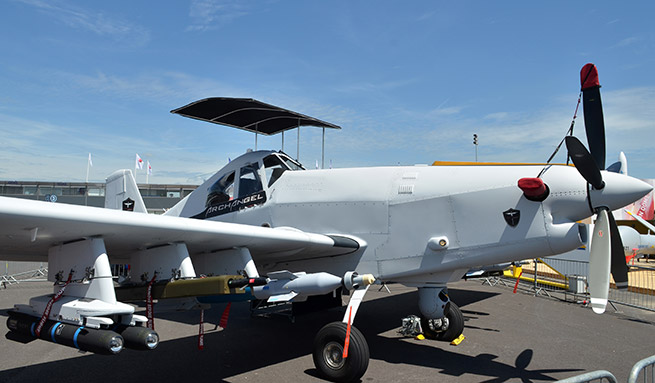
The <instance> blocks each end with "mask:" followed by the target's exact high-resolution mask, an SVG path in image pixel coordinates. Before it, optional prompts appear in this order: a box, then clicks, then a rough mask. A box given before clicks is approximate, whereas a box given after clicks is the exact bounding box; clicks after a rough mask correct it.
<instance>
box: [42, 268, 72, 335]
mask: <svg viewBox="0 0 655 383" xmlns="http://www.w3.org/2000/svg"><path fill="white" fill-rule="evenodd" d="M72 278H73V270H71V271H70V273H68V279H67V280H66V283H64V285H63V286H62V287H61V289H59V291H57V293H56V294H55V295H53V297H52V298H51V299H50V301H48V304H47V305H46V306H45V310H44V311H43V315H42V316H41V320H40V321H39V324H38V325H37V326H36V329H35V330H34V333H35V334H36V336H37V337H39V336H40V335H41V330H42V329H43V326H44V325H45V322H46V321H47V320H48V317H49V316H50V311H51V310H52V305H53V304H54V303H55V302H57V301H58V300H59V298H61V297H62V295H64V290H66V286H68V284H69V283H71V279H72Z"/></svg>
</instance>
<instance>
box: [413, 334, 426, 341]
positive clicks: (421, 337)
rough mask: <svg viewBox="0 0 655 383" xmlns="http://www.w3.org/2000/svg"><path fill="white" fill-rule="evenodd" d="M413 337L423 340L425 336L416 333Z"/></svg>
mask: <svg viewBox="0 0 655 383" xmlns="http://www.w3.org/2000/svg"><path fill="white" fill-rule="evenodd" d="M414 339H416V340H425V336H424V335H423V334H418V335H417V336H416V337H415V338H414Z"/></svg>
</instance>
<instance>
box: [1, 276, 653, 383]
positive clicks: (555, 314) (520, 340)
mask: <svg viewBox="0 0 655 383" xmlns="http://www.w3.org/2000/svg"><path fill="white" fill-rule="evenodd" d="M389 287H390V289H391V294H389V293H388V292H386V291H385V290H382V291H377V289H376V288H372V289H371V290H370V291H369V293H368V294H367V296H366V299H365V302H364V303H363V304H362V306H361V307H360V310H359V312H358V315H357V319H356V321H355V326H357V327H358V328H359V329H360V330H361V331H362V333H363V334H364V336H365V337H366V339H367V341H368V344H369V347H370V351H371V360H370V364H369V367H368V370H367V372H366V374H365V375H364V376H363V378H362V382H398V381H402V382H518V381H522V382H541V381H554V380H558V379H564V378H567V377H571V376H575V375H578V374H581V373H584V372H589V371H594V370H601V369H602V370H608V371H610V372H612V373H613V374H614V375H615V376H616V377H617V378H618V381H619V382H625V381H626V380H627V377H628V374H629V372H630V369H631V368H632V366H633V364H634V363H636V362H637V361H639V360H641V359H643V358H646V357H648V356H650V355H653V354H655V313H653V312H648V311H640V310H633V309H629V308H625V307H621V306H618V309H619V310H620V311H619V312H615V311H614V310H613V309H612V308H611V307H608V313H606V314H603V315H596V314H594V313H593V312H592V311H591V309H590V308H585V307H582V305H580V304H577V303H570V302H563V301H561V300H557V299H551V298H543V297H534V294H532V293H531V291H529V290H528V288H527V287H526V288H523V289H519V292H518V293H517V294H513V293H512V288H511V287H503V286H489V285H482V284H481V283H480V281H479V280H470V281H460V282H457V283H454V284H452V285H451V287H450V295H451V298H452V299H453V301H455V302H456V303H457V304H458V305H459V306H460V307H461V309H462V312H463V314H464V318H465V321H466V322H465V329H464V335H465V337H466V339H465V340H464V341H463V342H462V343H461V344H460V345H458V346H452V345H450V344H448V343H444V342H439V341H431V340H416V339H413V338H404V337H402V336H400V335H399V334H398V333H397V330H398V329H399V328H400V325H401V320H402V318H404V317H406V316H408V315H410V314H418V308H417V294H416V291H415V289H410V288H406V287H402V286H395V285H392V286H389ZM48 292H51V286H50V285H49V284H47V283H31V284H28V283H23V284H21V285H19V286H9V287H8V288H7V289H0V317H2V318H0V319H1V320H2V321H3V324H2V325H1V326H2V330H1V331H2V332H3V333H7V332H8V331H7V330H6V327H5V325H4V322H5V320H6V316H7V314H6V310H7V309H10V308H11V307H13V304H14V303H27V301H28V299H29V297H30V296H36V295H42V294H47V293H48ZM155 306H156V305H155ZM224 307H225V306H224V305H219V306H218V307H215V308H212V309H211V310H206V311H205V320H206V322H209V323H206V324H205V329H206V334H205V339H204V342H205V349H204V350H202V351H200V350H198V349H197V334H198V320H199V312H198V311H190V312H174V313H168V314H166V313H160V314H157V316H156V318H155V329H156V330H157V331H158V333H159V334H160V336H161V338H162V342H161V343H160V345H159V346H158V347H157V349H156V350H154V351H150V352H144V351H133V350H127V349H126V350H123V351H122V352H121V353H120V354H119V355H116V356H101V355H94V354H90V353H81V352H79V351H77V350H75V349H71V348H67V347H64V346H59V345H56V344H52V343H49V342H45V341H42V340H34V341H32V342H29V343H27V344H21V343H18V342H16V341H12V340H9V339H7V338H6V336H4V337H1V338H0V382H3V383H12V382H39V383H41V382H45V381H47V382H153V381H158V382H172V381H178V382H180V381H184V382H190V381H198V382H235V383H236V382H271V383H272V382H322V381H323V380H322V379H320V378H319V377H318V376H317V371H316V369H315V368H314V364H313V361H312V354H311V353H312V342H313V339H314V335H315V333H316V332H317V331H318V330H319V329H320V328H321V327H322V326H323V325H324V324H326V323H329V322H331V321H337V320H340V319H341V317H342V315H343V314H342V313H343V309H333V310H329V311H322V312H319V313H312V314H307V315H303V316H297V317H296V318H295V323H292V322H291V320H290V319H289V318H288V317H284V316H273V317H269V318H262V317H251V315H250V310H249V305H248V304H247V303H235V304H232V308H231V311H230V317H229V322H228V325H227V328H226V329H225V330H223V329H220V328H219V329H216V330H215V329H214V327H215V326H214V324H216V323H218V322H219V320H220V317H221V314H222V313H223V309H224ZM141 309H142V307H141V308H139V310H141Z"/></svg>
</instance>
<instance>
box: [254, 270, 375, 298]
mask: <svg viewBox="0 0 655 383" xmlns="http://www.w3.org/2000/svg"><path fill="white" fill-rule="evenodd" d="M268 279H269V282H268V283H267V284H266V285H264V286H254V287H253V288H252V292H253V295H254V296H255V298H257V299H267V300H268V301H269V302H274V301H289V300H291V299H293V298H295V297H296V296H300V297H301V298H300V299H299V300H301V299H302V298H305V297H307V296H310V295H323V294H327V293H329V292H331V291H333V290H335V289H337V288H339V287H342V286H343V287H345V288H346V289H348V290H352V289H356V288H358V287H359V286H360V285H370V284H372V283H374V282H375V278H374V277H373V276H372V275H370V274H365V275H361V276H360V275H357V273H355V272H348V273H346V274H345V276H344V277H343V278H339V277H337V276H336V275H332V274H329V273H325V272H320V273H310V274H307V273H303V272H300V273H292V272H290V271H286V270H285V271H278V272H274V273H269V274H268Z"/></svg>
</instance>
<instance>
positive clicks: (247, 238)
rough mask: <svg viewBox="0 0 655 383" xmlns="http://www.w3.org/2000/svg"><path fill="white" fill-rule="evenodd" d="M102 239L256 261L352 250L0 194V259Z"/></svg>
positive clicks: (118, 248) (344, 243)
mask: <svg viewBox="0 0 655 383" xmlns="http://www.w3.org/2000/svg"><path fill="white" fill-rule="evenodd" d="M94 237H95V238H102V239H103V240H104V242H105V246H106V248H107V254H108V255H109V256H110V257H122V256H125V255H127V254H130V253H132V252H134V251H138V250H143V249H147V248H151V247H155V246H159V245H162V244H168V243H176V242H183V243H185V244H186V245H187V248H188V250H189V253H190V254H192V255H193V254H200V253H206V252H214V251H219V250H224V249H230V248H234V247H247V248H248V249H249V251H250V253H251V254H252V256H253V258H254V259H255V260H258V259H267V260H268V259H271V260H273V259H274V260H285V259H291V258H292V257H293V258H295V257H298V256H301V257H302V258H317V257H327V256H335V255H342V254H349V253H352V252H355V251H357V249H359V248H360V246H363V245H364V244H363V242H361V241H360V240H357V239H356V238H354V237H348V236H337V235H323V234H315V233H307V232H303V231H300V230H295V229H289V228H287V229H285V228H267V227H259V226H251V225H242V224H235V223H225V222H216V221H208V220H196V219H190V218H180V217H169V216H161V215H153V214H135V213H132V212H126V211H121V210H111V209H102V208H94V207H87V206H77V205H67V204H54V203H49V202H41V201H33V200H24V199H18V198H10V197H0V259H4V260H23V261H27V260H34V261H40V260H46V259H47V254H48V249H49V248H51V247H52V246H55V245H58V244H64V243H69V242H72V241H76V240H79V239H83V238H94Z"/></svg>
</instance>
